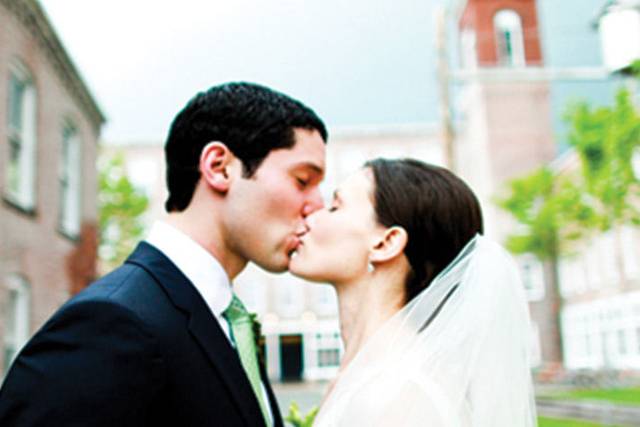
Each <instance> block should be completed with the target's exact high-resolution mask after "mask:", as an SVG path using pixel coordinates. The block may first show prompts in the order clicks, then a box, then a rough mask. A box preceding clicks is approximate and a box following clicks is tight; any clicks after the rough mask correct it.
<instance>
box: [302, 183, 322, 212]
mask: <svg viewBox="0 0 640 427" xmlns="http://www.w3.org/2000/svg"><path fill="white" fill-rule="evenodd" d="M323 207H324V202H323V201H322V195H321V194H320V190H319V189H315V190H314V191H313V192H312V193H311V194H310V195H309V198H308V199H307V201H306V202H305V204H304V206H303V207H302V216H303V217H305V218H306V217H308V216H309V215H311V214H312V213H314V212H315V211H317V210H318V209H322V208H323Z"/></svg>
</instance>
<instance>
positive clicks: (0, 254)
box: [0, 0, 105, 378]
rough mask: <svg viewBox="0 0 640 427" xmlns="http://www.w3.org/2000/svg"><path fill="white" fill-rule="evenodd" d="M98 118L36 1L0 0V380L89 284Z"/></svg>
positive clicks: (93, 247)
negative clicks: (40, 331) (52, 317)
mask: <svg viewBox="0 0 640 427" xmlns="http://www.w3.org/2000/svg"><path fill="white" fill-rule="evenodd" d="M104 121H105V119H104V116H103V114H102V113H101V111H100V109H99V107H98V106H97V104H96V102H95V100H94V99H93V97H92V95H91V93H90V92H89V90H88V88H87V86H86V85H85V83H84V82H83V80H82V78H81V76H80V74H79V73H78V71H77V69H76V68H75V66H74V65H73V63H72V61H71V59H70V58H69V56H68V54H67V53H66V52H65V50H64V47H63V45H62V43H61V42H60V40H59V38H58V37H57V35H56V33H55V31H54V29H53V28H52V26H51V24H50V23H49V21H48V19H47V17H46V15H45V13H44V12H43V10H42V8H41V7H40V5H39V4H38V3H37V1H35V0H0V193H1V194H0V197H1V199H2V200H1V202H0V317H1V319H2V320H0V345H2V351H0V378H1V377H2V376H3V375H4V373H5V372H6V370H7V367H8V366H9V364H10V363H11V361H12V359H13V357H15V355H16V353H17V351H18V350H19V349H20V348H21V346H22V345H23V344H24V343H25V342H26V340H27V339H28V338H29V337H30V336H31V335H32V334H33V333H34V332H35V331H36V330H37V329H38V328H39V327H40V326H41V325H42V324H43V322H44V321H45V320H46V319H47V318H48V317H49V316H50V315H51V314H52V313H53V312H54V311H55V310H56V309H57V308H58V307H59V306H60V305H61V304H62V303H63V302H64V301H65V300H67V299H68V298H69V296H70V295H72V294H73V293H75V292H77V291H78V290H80V289H82V288H83V287H84V286H85V285H86V284H87V283H88V282H89V281H91V280H92V279H93V278H94V277H95V260H96V243H97V230H96V221H97V207H96V206H97V203H96V200H97V199H96V197H97V196H96V190H97V186H96V170H95V159H96V152H97V143H98V138H99V135H100V128H101V125H102V124H103V123H104Z"/></svg>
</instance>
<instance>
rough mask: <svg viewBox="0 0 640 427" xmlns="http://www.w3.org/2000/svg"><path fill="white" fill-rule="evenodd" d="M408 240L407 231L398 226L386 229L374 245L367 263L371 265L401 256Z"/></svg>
mask: <svg viewBox="0 0 640 427" xmlns="http://www.w3.org/2000/svg"><path fill="white" fill-rule="evenodd" d="M408 240H409V236H408V235H407V231H406V230H405V229H404V228H402V227H400V226H399V225H394V226H393V227H390V228H387V229H386V230H385V231H384V233H383V234H382V235H381V236H380V238H379V239H378V240H377V241H376V242H375V243H374V246H373V248H372V250H371V254H370V256H369V261H371V262H373V263H376V262H385V261H389V260H391V259H393V258H395V257H397V256H398V255H402V253H403V252H404V248H405V247H406V246H407V242H408Z"/></svg>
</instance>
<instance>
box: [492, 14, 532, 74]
mask: <svg viewBox="0 0 640 427" xmlns="http://www.w3.org/2000/svg"><path fill="white" fill-rule="evenodd" d="M493 28H494V32H495V37H496V53H497V56H498V63H499V64H500V65H503V66H506V67H524V66H525V63H526V58H525V52H524V37H523V31H522V18H521V17H520V15H519V14H518V13H517V12H516V11H515V10H512V9H502V10H499V11H498V12H497V13H496V14H495V15H494V17H493Z"/></svg>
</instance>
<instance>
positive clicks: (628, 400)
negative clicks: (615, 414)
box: [549, 387, 640, 405]
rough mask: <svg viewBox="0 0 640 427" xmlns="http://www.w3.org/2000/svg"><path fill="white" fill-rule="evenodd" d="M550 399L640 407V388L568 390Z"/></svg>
mask: <svg viewBox="0 0 640 427" xmlns="http://www.w3.org/2000/svg"><path fill="white" fill-rule="evenodd" d="M549 397H551V398H553V399H574V400H582V399H588V400H602V401H606V402H611V403H618V404H624V405H640V388H638V387H636V388H604V389H585V390H567V391H563V392H560V393H555V394H553V395H552V396H549Z"/></svg>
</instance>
